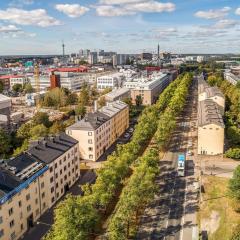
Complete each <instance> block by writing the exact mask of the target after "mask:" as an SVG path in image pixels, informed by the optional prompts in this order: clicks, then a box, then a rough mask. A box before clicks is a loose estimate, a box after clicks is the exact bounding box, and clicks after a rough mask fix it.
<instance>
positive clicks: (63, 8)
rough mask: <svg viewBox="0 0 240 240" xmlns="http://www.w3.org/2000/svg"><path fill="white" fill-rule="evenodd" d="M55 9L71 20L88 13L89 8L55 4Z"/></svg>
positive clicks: (77, 5)
mask: <svg viewBox="0 0 240 240" xmlns="http://www.w3.org/2000/svg"><path fill="white" fill-rule="evenodd" d="M55 8H56V9H57V10H58V11H59V12H63V13H65V14H66V15H67V16H69V17H71V18H76V17H80V16H82V15H83V14H85V13H86V12H88V11H89V8H87V7H83V6H80V5H79V4H57V5H56V6H55Z"/></svg>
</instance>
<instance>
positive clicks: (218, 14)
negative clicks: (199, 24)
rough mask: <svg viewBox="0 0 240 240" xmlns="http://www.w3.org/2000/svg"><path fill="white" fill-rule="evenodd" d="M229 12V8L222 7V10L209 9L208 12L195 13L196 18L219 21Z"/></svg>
mask: <svg viewBox="0 0 240 240" xmlns="http://www.w3.org/2000/svg"><path fill="white" fill-rule="evenodd" d="M230 10H231V8H230V7H224V8H222V9H215V10H213V9H210V10H208V11H198V12H196V13H195V16H196V17H199V18H205V19H219V18H224V17H225V16H226V15H228V13H229V11H230Z"/></svg>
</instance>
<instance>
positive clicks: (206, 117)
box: [198, 77, 225, 155]
mask: <svg viewBox="0 0 240 240" xmlns="http://www.w3.org/2000/svg"><path fill="white" fill-rule="evenodd" d="M224 109H225V98H224V95H223V94H222V93H221V92H220V91H219V89H217V88H216V87H209V85H208V84H207V82H205V81H204V79H203V77H200V78H199V79H198V154H206V155H218V154H223V153H224V128H225V126H224V122H223V117H222V116H223V114H224Z"/></svg>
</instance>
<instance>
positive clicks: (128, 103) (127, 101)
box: [122, 97, 132, 108]
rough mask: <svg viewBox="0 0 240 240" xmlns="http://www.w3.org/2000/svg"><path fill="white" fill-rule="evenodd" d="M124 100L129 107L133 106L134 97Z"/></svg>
mask: <svg viewBox="0 0 240 240" xmlns="http://www.w3.org/2000/svg"><path fill="white" fill-rule="evenodd" d="M122 101H123V102H124V103H126V104H127V105H128V106H129V108H131V107H132V99H131V98H130V97H128V98H124V99H123V100H122Z"/></svg>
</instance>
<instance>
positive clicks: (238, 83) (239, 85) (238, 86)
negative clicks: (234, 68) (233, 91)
mask: <svg viewBox="0 0 240 240" xmlns="http://www.w3.org/2000/svg"><path fill="white" fill-rule="evenodd" d="M236 88H238V89H240V81H238V82H237V84H236Z"/></svg>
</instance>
